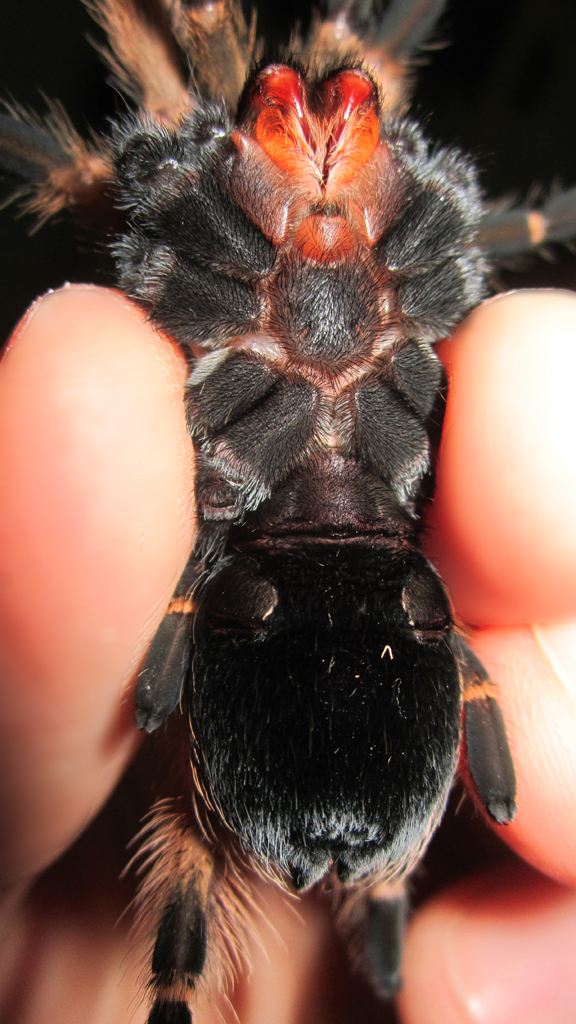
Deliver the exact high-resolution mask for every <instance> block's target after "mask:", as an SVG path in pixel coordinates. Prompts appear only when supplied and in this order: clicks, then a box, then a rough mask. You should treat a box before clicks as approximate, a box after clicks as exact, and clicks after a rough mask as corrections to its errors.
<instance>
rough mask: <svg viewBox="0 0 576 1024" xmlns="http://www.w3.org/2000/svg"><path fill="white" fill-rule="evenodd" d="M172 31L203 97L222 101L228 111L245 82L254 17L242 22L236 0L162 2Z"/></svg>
mask: <svg viewBox="0 0 576 1024" xmlns="http://www.w3.org/2000/svg"><path fill="white" fill-rule="evenodd" d="M165 3H166V6H167V7H168V8H169V10H170V17H171V22H172V29H173V32H174V35H175V37H176V39H177V40H178V43H179V44H180V46H181V47H182V49H183V51H184V53H185V54H186V56H187V57H188V58H189V60H190V63H191V65H192V69H193V80H194V82H195V84H196V86H197V88H198V89H199V90H200V92H201V93H203V94H204V95H206V96H208V97H210V98H212V99H215V100H220V99H222V98H224V100H225V101H226V104H227V106H228V108H229V109H230V110H231V111H234V110H235V109H236V104H237V102H238V97H239V95H240V93H241V91H242V88H243V86H244V82H245V81H246V76H247V74H248V70H249V68H250V63H251V60H252V56H253V52H254V43H255V39H256V18H255V13H254V14H253V16H252V21H251V24H250V26H248V25H247V24H246V21H245V20H244V14H243V13H242V6H241V4H240V2H239V0H215V2H214V0H172V2H170V0H165Z"/></svg>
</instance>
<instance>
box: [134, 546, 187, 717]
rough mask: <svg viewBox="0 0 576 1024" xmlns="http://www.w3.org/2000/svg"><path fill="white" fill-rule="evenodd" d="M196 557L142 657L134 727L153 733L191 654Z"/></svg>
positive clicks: (170, 706)
mask: <svg viewBox="0 0 576 1024" xmlns="http://www.w3.org/2000/svg"><path fill="white" fill-rule="evenodd" d="M197 577H198V558H197V556H196V555H195V554H194V553H192V555H191V557H190V559H189V561H188V564H187V566H186V568H185V570H184V572H183V573H182V576H181V577H180V579H179V581H178V584H177V586H176V589H175V591H174V594H173V595H172V600H171V601H170V604H169V605H168V610H167V611H166V614H165V616H164V618H163V619H162V622H161V623H160V625H159V627H158V629H157V630H156V634H155V636H154V639H153V641H152V644H151V646H150V648H149V650H148V653H147V655H146V659H145V661H144V665H143V666H142V669H141V670H140V673H139V676H138V683H137V685H136V725H137V726H138V728H139V729H146V732H153V731H154V730H155V729H157V728H158V727H159V726H160V725H162V722H164V721H165V719H166V718H168V715H170V714H171V713H172V712H173V711H174V708H175V707H176V706H177V704H178V703H179V701H180V697H181V694H182V687H183V685H184V680H185V677H186V673H187V671H188V666H189V664H190V656H191V652H192V623H193V619H194V611H195V606H194V601H193V598H192V591H193V588H194V584H195V583H196V581H197Z"/></svg>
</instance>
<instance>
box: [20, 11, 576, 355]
mask: <svg viewBox="0 0 576 1024" xmlns="http://www.w3.org/2000/svg"><path fill="white" fill-rule="evenodd" d="M257 7H258V16H259V22H258V24H259V31H260V34H262V35H265V36H266V37H267V38H268V39H269V40H279V41H287V39H288V35H289V28H290V24H291V23H292V22H293V21H296V20H300V21H301V22H302V23H303V26H304V27H305V26H306V23H307V20H308V19H309V17H310V7H309V4H307V3H306V0H288V2H287V3H285V4H283V5H281V9H280V10H278V5H277V4H276V3H274V4H272V3H266V2H265V0H259V3H258V4H257ZM89 36H91V37H92V38H93V39H96V40H99V41H100V42H101V41H102V35H101V32H100V30H99V29H98V28H97V26H96V25H94V23H93V22H92V21H91V19H90V17H89V15H88V13H87V12H86V10H85V8H84V7H83V5H82V3H81V2H80V0H51V2H50V3H46V0H19V3H18V4H4V10H3V13H2V32H1V34H0V67H1V68H2V82H1V84H0V90H1V92H0V94H1V95H3V96H5V97H12V98H14V99H15V100H18V101H19V102H21V103H23V104H25V105H28V106H30V107H33V108H34V109H36V110H38V111H42V110H43V109H44V107H45V104H44V98H43V96H47V97H50V98H54V99H58V100H60V101H61V102H62V103H63V104H64V106H65V107H66V109H67V110H68V112H69V114H70V116H71V117H72V120H73V122H74V124H75V125H76V127H77V128H78V129H79V130H80V131H81V132H85V131H86V130H87V128H88V127H89V126H91V127H93V128H95V129H97V130H102V129H105V127H106V122H107V118H109V117H111V116H113V115H114V113H115V112H117V111H118V110H122V109H125V108H124V104H123V101H122V100H121V99H120V98H119V97H118V96H117V94H115V93H114V91H113V90H112V89H111V88H110V87H109V86H108V85H107V82H106V73H105V70H104V68H103V66H102V63H101V61H100V59H99V57H98V55H97V53H96V51H95V50H94V48H93V47H92V46H91V45H90V43H89V41H88V37H89ZM436 37H437V39H439V40H441V41H443V42H444V43H445V44H446V45H444V46H443V47H442V48H440V49H437V50H436V49H434V50H432V51H431V52H430V53H429V54H427V55H426V61H425V64H424V66H423V67H422V68H421V70H420V73H419V75H418V84H417V88H416V93H415V97H414V103H413V108H412V109H413V113H414V114H415V115H416V116H417V117H418V118H419V119H421V120H423V121H424V122H425V125H426V130H427V133H428V135H429V136H430V137H431V138H433V139H438V140H439V141H442V142H450V143H454V142H456V143H458V144H459V145H460V146H461V147H462V148H463V149H465V150H466V151H468V152H469V153H471V154H472V155H473V156H474V157H475V159H476V160H477V161H478V164H479V166H480V168H481V171H482V179H483V182H484V186H485V189H486V192H487V194H489V195H499V194H501V193H516V194H517V195H518V196H524V195H525V194H526V193H527V192H528V190H529V189H530V188H531V187H532V186H533V185H535V184H537V185H541V186H545V187H549V186H550V185H551V184H553V183H555V182H560V183H563V184H566V185H567V184H572V183H574V182H576V133H575V132H574V114H575V112H576V60H575V58H574V47H575V44H576V4H575V3H574V0H547V3H546V4H542V2H541V0H483V2H482V3H478V2H476V0H451V2H449V3H448V5H447V10H446V12H445V14H444V16H443V18H442V20H441V22H440V24H439V27H438V31H437V33H436ZM1 189H2V184H1V183H0V195H1V194H2V191H1ZM5 192H6V189H4V194H5ZM15 212H16V211H15V208H14V207H13V206H11V207H9V208H8V209H6V210H4V211H2V212H0V232H1V239H2V241H1V248H0V270H1V274H2V287H1V291H0V296H1V302H0V343H1V342H2V341H3V340H4V339H5V337H6V336H7V333H8V332H9V330H10V329H11V327H12V326H13V325H14V323H15V322H16V321H17V319H18V318H19V317H20V315H21V314H22V312H23V311H24V310H25V308H26V307H27V305H28V304H29V302H30V301H31V300H32V299H33V298H34V297H35V296H36V295H38V294H40V293H41V292H43V291H44V290H45V289H47V288H50V287H58V286H59V285H60V284H62V283H63V282H64V281H65V280H69V281H82V280H89V281H98V280H99V281H102V282H104V281H105V278H104V276H103V275H102V271H101V269H100V270H99V267H98V263H99V261H98V257H97V254H96V253H95V252H94V247H90V246H89V245H87V244H86V243H84V245H83V246H81V247H80V250H79V248H78V245H77V242H76V239H75V234H74V231H73V229H72V227H71V225H70V224H69V223H67V221H66V219H65V218H62V219H61V220H60V222H59V223H56V224H54V223H52V224H50V225H48V226H46V227H43V228H42V229H41V230H40V231H38V232H37V233H35V234H33V235H32V237H30V236H29V231H30V229H31V226H32V221H31V220H30V219H29V218H26V217H25V218H21V219H15ZM90 248H92V251H90ZM536 262H537V264H539V265H540V268H539V269H538V268H537V269H536V275H537V276H536V278H535V279H536V280H542V281H543V283H555V282H556V281H558V282H559V283H569V282H570V279H571V274H572V272H573V270H574V261H571V260H570V259H569V258H568V259H566V258H564V257H563V256H560V262H559V263H558V261H557V262H556V264H555V265H554V266H553V267H552V269H550V268H547V267H546V266H545V265H544V264H543V261H542V260H541V259H539V260H537V261H536ZM566 264H567V265H568V269H566V266H565V265H566ZM533 279H534V278H533Z"/></svg>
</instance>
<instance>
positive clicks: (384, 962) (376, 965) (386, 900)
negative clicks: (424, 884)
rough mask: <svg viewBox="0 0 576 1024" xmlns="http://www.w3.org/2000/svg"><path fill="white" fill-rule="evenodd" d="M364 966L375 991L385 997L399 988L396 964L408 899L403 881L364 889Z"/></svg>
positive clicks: (399, 982) (399, 953)
mask: <svg viewBox="0 0 576 1024" xmlns="http://www.w3.org/2000/svg"><path fill="white" fill-rule="evenodd" d="M367 915H368V920H367V925H366V939H365V957H366V965H367V967H368V970H369V972H370V977H371V979H372V983H373V985H374V987H375V989H376V991H377V992H378V993H379V994H380V995H381V996H383V997H384V998H385V999H389V998H391V997H392V996H393V995H395V994H396V992H398V991H399V990H400V989H401V988H402V976H401V973H400V965H401V962H402V947H403V939H404V929H405V927H406V918H407V915H408V899H407V896H406V891H405V888H404V885H403V883H401V882H394V883H380V884H377V885H375V886H373V887H372V888H371V889H369V890H368V907H367Z"/></svg>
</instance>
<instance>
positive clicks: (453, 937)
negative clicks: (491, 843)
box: [399, 862, 576, 1024]
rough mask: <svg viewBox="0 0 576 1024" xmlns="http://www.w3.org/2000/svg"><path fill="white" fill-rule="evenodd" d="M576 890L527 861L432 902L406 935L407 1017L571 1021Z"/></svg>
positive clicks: (403, 1003)
mask: <svg viewBox="0 0 576 1024" xmlns="http://www.w3.org/2000/svg"><path fill="white" fill-rule="evenodd" d="M575 948H576V894H575V893H574V891H573V890H572V889H568V888H565V887H563V886H560V885H557V884H556V883H554V882H552V881H550V880H549V879H545V878H543V877H542V876H541V875H538V874H537V873H536V872H534V871H531V870H530V869H529V868H527V867H526V866H523V865H521V864H519V863H516V862H514V863H510V864H506V865H503V866H500V867H498V868H496V869H493V870H491V871H489V872H485V873H483V874H480V875H477V876H475V877H473V878H468V879H466V881H465V882H463V883H460V884H459V885H457V886H454V887H453V888H451V889H450V890H449V891H448V892H445V893H443V894H441V895H440V896H439V897H437V898H436V899H434V900H433V901H431V903H429V904H428V905H427V906H426V907H425V908H424V909H423V910H422V911H421V912H420V913H419V914H417V915H416V917H415V919H414V921H413V922H412V924H411V926H410V929H409V932H408V936H407V942H406V950H405V959H404V989H403V992H402V994H401V996H400V999H399V1008H400V1015H401V1019H402V1021H403V1024H542V1021H543V1020H550V1021H552V1020H553V1021H554V1022H555V1024H569V1022H571V1021H572V1020H573V1012H574V1011H573V1007H574V998H575V997H576V975H575V974H574V971H573V957H574V950H575Z"/></svg>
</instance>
